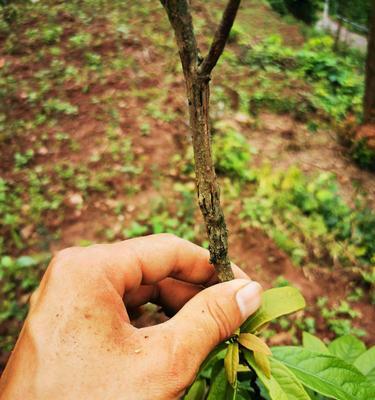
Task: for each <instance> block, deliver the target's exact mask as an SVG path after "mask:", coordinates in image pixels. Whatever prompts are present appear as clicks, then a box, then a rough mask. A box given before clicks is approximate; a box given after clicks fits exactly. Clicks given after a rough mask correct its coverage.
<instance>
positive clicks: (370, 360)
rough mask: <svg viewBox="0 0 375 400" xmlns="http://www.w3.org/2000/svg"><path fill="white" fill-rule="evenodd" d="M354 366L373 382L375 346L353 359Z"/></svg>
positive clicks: (374, 376) (374, 378) (374, 374)
mask: <svg viewBox="0 0 375 400" xmlns="http://www.w3.org/2000/svg"><path fill="white" fill-rule="evenodd" d="M354 366H355V367H357V368H358V370H359V371H361V372H362V374H363V375H365V376H367V378H368V379H369V380H370V381H371V382H375V346H372V347H371V348H370V349H368V350H367V351H365V352H364V353H362V354H361V355H360V356H359V357H358V358H357V359H356V360H355V361H354Z"/></svg>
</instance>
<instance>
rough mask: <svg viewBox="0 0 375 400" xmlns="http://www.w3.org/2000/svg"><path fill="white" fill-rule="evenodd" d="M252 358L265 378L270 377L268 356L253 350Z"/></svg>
mask: <svg viewBox="0 0 375 400" xmlns="http://www.w3.org/2000/svg"><path fill="white" fill-rule="evenodd" d="M254 359H255V362H256V363H257V365H258V366H259V368H260V369H261V370H262V371H263V373H264V375H266V377H267V378H270V377H271V365H270V360H269V358H268V356H267V355H266V354H264V353H259V352H258V351H254Z"/></svg>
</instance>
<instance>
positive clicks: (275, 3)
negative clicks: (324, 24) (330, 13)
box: [268, 0, 323, 24]
mask: <svg viewBox="0 0 375 400" xmlns="http://www.w3.org/2000/svg"><path fill="white" fill-rule="evenodd" d="M268 2H269V3H270V5H271V7H272V8H273V9H274V10H275V11H277V12H278V13H279V14H281V15H286V14H289V13H290V14H292V15H293V16H294V17H295V18H297V19H300V20H302V21H303V22H305V23H307V24H313V23H314V22H316V21H317V19H318V14H319V11H321V9H322V4H323V2H322V0H268Z"/></svg>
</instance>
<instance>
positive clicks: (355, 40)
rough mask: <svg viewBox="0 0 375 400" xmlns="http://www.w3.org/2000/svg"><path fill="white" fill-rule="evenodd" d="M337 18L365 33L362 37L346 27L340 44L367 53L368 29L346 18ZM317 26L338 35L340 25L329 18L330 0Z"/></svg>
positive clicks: (343, 27) (325, 5) (325, 4)
mask: <svg viewBox="0 0 375 400" xmlns="http://www.w3.org/2000/svg"><path fill="white" fill-rule="evenodd" d="M337 17H338V18H341V19H342V20H343V21H344V22H346V23H348V24H350V25H353V26H355V27H356V28H357V29H359V30H362V31H363V32H364V35H363V36H362V35H359V34H358V33H354V32H351V31H349V30H348V29H346V28H345V26H342V27H341V31H340V37H339V40H340V42H344V43H346V44H348V45H349V46H352V47H356V48H358V49H360V50H363V51H366V49H367V37H366V32H367V28H366V27H364V26H361V25H358V24H355V23H354V22H352V21H348V20H346V19H345V18H343V17H340V16H339V15H338V16H337ZM316 26H317V28H318V29H323V30H326V31H328V32H330V33H332V34H333V35H335V36H336V35H337V31H338V29H339V24H338V23H337V22H336V21H333V20H332V19H331V18H330V16H329V0H325V3H324V12H323V15H322V18H321V19H320V20H319V21H318V23H317V25H316Z"/></svg>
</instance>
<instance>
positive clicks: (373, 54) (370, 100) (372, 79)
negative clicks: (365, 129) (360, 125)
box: [363, 0, 375, 124]
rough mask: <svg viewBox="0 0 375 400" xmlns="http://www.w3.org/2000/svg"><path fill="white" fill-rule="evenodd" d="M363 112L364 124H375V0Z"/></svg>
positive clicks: (374, 2)
mask: <svg viewBox="0 0 375 400" xmlns="http://www.w3.org/2000/svg"><path fill="white" fill-rule="evenodd" d="M363 111H364V116H363V119H364V123H365V124H375V0H374V1H373V5H372V13H371V18H370V30H369V35H368V47H367V62H366V82H365V96H364V101H363Z"/></svg>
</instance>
